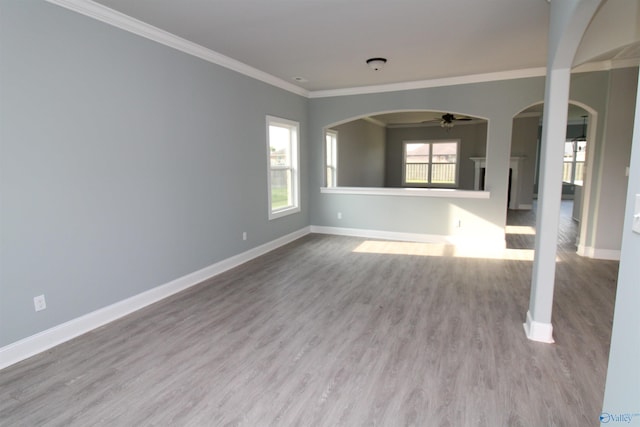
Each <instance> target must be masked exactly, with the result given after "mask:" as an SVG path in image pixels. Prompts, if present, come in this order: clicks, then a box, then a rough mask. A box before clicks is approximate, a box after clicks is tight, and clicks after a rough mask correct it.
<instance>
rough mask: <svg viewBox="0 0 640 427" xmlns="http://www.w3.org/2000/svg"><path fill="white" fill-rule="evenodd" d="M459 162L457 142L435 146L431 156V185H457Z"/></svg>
mask: <svg viewBox="0 0 640 427" xmlns="http://www.w3.org/2000/svg"><path fill="white" fill-rule="evenodd" d="M457 161H458V143H457V142H439V143H437V144H433V155H432V156H431V162H432V163H433V164H432V165H431V183H433V184H455V183H456V164H457Z"/></svg>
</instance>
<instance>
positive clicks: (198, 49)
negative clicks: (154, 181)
mask: <svg viewBox="0 0 640 427" xmlns="http://www.w3.org/2000/svg"><path fill="white" fill-rule="evenodd" d="M46 1H47V2H49V3H51V4H54V5H56V6H60V7H63V8H65V9H68V10H71V11H73V12H76V13H79V14H81V15H85V16H87V17H89V18H93V19H96V20H98V21H100V22H104V23H105V24H109V25H112V26H114V27H116V28H120V29H121V30H124V31H128V32H130V33H132V34H136V35H138V36H141V37H144V38H147V39H149V40H153V41H155V42H157V43H160V44H163V45H165V46H168V47H171V48H173V49H177V50H179V51H181V52H184V53H186V54H189V55H193V56H195V57H197V58H200V59H203V60H205V61H207V62H211V63H213V64H217V65H220V66H221V67H225V68H228V69H230V70H233V71H236V72H238V73H240V74H243V75H245V76H248V77H251V78H254V79H256V80H259V81H261V82H264V83H267V84H270V85H272V86H275V87H278V88H280V89H284V90H286V91H288V92H291V93H295V94H297V95H300V96H304V97H307V98H327V97H332V96H348V95H361V94H368V93H382V92H395V91H402V90H414V89H426V88H432V87H441V86H454V85H463V84H471V83H485V82H492V81H500V80H513V79H523V78H530V77H543V76H545V75H546V71H547V70H546V67H536V68H526V69H521V70H508V71H498V72H493V73H485V74H471V75H466V76H456V77H445V78H440V79H428V80H418V81H412V82H400V83H389V84H383V85H373V86H360V87H351V88H343V89H326V90H315V91H309V90H307V89H304V88H302V87H300V86H297V85H295V84H293V83H291V82H288V81H286V80H283V79H281V78H279V77H276V76H274V75H272V74H269V73H266V72H264V71H262V70H259V69H257V68H254V67H251V66H250V65H247V64H245V63H243V62H240V61H238V60H236V59H233V58H230V57H228V56H226V55H222V54H221V53H218V52H215V51H213V50H211V49H208V48H206V47H204V46H201V45H199V44H197V43H193V42H191V41H189V40H186V39H184V38H182V37H178V36H176V35H175V34H172V33H169V32H168V31H165V30H162V29H160V28H158V27H154V26H153V25H149V24H147V23H145V22H142V21H140V20H138V19H135V18H133V17H131V16H129V15H125V14H124V13H121V12H118V11H116V10H113V9H111V8H109V7H106V6H104V5H102V4H100V3H96V2H94V1H92V0H46ZM635 66H638V60H637V59H635V58H630V59H620V60H608V61H601V62H594V63H586V64H581V65H578V66H577V67H575V68H574V69H573V70H572V73H582V72H591V71H607V70H612V69H615V68H627V67H635Z"/></svg>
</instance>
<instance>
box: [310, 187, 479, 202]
mask: <svg viewBox="0 0 640 427" xmlns="http://www.w3.org/2000/svg"><path fill="white" fill-rule="evenodd" d="M320 192H321V193H325V194H352V195H366V196H405V197H445V198H450V199H488V198H490V197H491V192H490V191H473V190H457V189H453V188H402V187H397V188H396V187H320Z"/></svg>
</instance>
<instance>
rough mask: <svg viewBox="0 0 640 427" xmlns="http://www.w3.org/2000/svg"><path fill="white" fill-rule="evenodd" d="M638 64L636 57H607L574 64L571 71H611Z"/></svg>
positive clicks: (639, 60) (639, 62) (638, 60)
mask: <svg viewBox="0 0 640 427" xmlns="http://www.w3.org/2000/svg"><path fill="white" fill-rule="evenodd" d="M638 65H640V59H638V58H625V59H615V58H614V59H608V60H606V61H598V62H586V63H584V64H580V65H576V66H575V67H574V68H573V69H572V70H571V73H591V72H594V71H611V70H617V69H620V68H632V67H637V66H638Z"/></svg>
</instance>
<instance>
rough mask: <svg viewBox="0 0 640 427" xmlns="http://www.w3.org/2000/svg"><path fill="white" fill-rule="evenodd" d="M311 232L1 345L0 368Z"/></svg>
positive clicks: (300, 232) (301, 232)
mask: <svg viewBox="0 0 640 427" xmlns="http://www.w3.org/2000/svg"><path fill="white" fill-rule="evenodd" d="M310 232H311V231H310V227H305V228H302V229H300V230H298V231H294V232H293V233H290V234H287V235H286V236H282V237H280V238H278V239H275V240H273V241H271V242H268V243H265V244H263V245H260V246H257V247H255V248H252V249H249V250H248V251H246V252H242V253H240V254H238V255H234V256H232V257H230V258H227V259H225V260H222V261H220V262H217V263H215V264H212V265H210V266H208V267H205V268H203V269H201V270H198V271H195V272H193V273H190V274H187V275H186V276H183V277H180V278H178V279H175V280H172V281H171V282H169V283H165V284H164V285H160V286H158V287H155V288H153V289H149V290H148V291H145V292H142V293H140V294H137V295H134V296H132V297H130V298H127V299H125V300H122V301H119V302H117V303H114V304H111V305H109V306H106V307H103V308H101V309H98V310H96V311H93V312H91V313H87V314H85V315H84V316H80V317H77V318H75V319H72V320H70V321H68V322H65V323H62V324H60V325H57V326H54V327H53V328H50V329H47V330H45V331H42V332H39V333H37V334H35V335H32V336H30V337H27V338H24V339H22V340H20V341H16V342H14V343H11V344H9V345H7V346H4V347H2V348H0V369H3V368H6V367H7V366H10V365H13V364H14V363H18V362H20V361H21V360H24V359H27V358H29V357H31V356H34V355H36V354H38V353H41V352H43V351H46V350H48V349H50V348H52V347H55V346H57V345H59V344H62V343H63V342H65V341H69V340H70V339H72V338H75V337H77V336H80V335H82V334H84V333H87V332H89V331H91V330H93V329H96V328H98V327H100V326H103V325H105V324H107V323H109V322H113V321H114V320H117V319H119V318H121V317H123V316H126V315H127V314H130V313H132V312H134V311H136V310H140V309H141V308H143V307H146V306H148V305H150V304H153V303H155V302H158V301H160V300H162V299H164V298H167V297H169V296H171V295H173V294H175V293H178V292H180V291H183V290H185V289H188V288H190V287H192V286H195V285H197V284H199V283H202V282H203V281H205V280H207V279H210V278H212V277H214V276H216V275H218V274H220V273H223V272H225V271H227V270H230V269H232V268H234V267H237V266H239V265H240V264H244V263H245V262H248V261H251V260H252V259H254V258H257V257H259V256H261V255H264V254H265V253H267V252H270V251H272V250H274V249H276V248H278V247H280V246H283V245H285V244H287V243H290V242H293V241H294V240H297V239H299V238H301V237H303V236H305V235H307V234H309V233H310Z"/></svg>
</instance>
